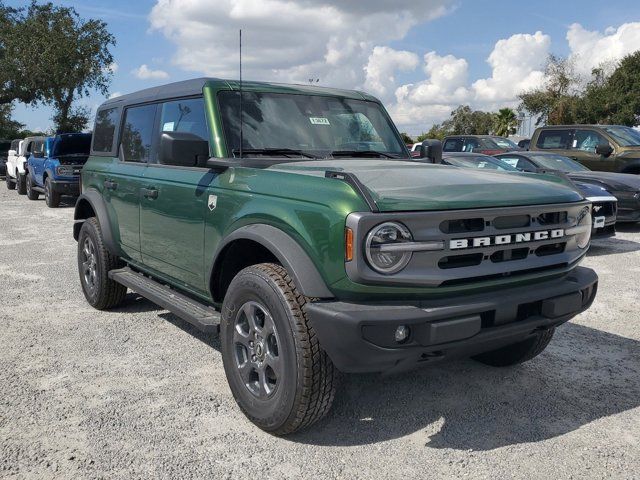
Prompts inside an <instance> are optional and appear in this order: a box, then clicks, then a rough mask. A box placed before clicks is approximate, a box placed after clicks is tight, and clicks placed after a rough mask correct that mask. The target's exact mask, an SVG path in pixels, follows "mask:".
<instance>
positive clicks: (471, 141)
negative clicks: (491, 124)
mask: <svg viewBox="0 0 640 480" xmlns="http://www.w3.org/2000/svg"><path fill="white" fill-rule="evenodd" d="M479 146H480V142H478V140H476V139H475V138H465V140H464V145H463V146H462V151H463V152H473V150H474V149H476V148H478V147H479Z"/></svg>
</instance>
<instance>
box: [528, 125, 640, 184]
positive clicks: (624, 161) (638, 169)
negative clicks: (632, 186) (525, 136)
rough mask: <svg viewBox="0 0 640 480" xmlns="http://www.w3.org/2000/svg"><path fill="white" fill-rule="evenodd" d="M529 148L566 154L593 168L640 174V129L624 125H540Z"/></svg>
mask: <svg viewBox="0 0 640 480" xmlns="http://www.w3.org/2000/svg"><path fill="white" fill-rule="evenodd" d="M529 150H531V151H535V150H544V151H546V152H553V153H558V154H560V155H565V156H567V157H569V158H571V159H573V160H576V161H578V162H580V163H581V164H583V165H585V166H586V167H589V168H590V169H591V170H598V171H603V172H619V173H633V174H636V175H637V174H640V131H638V130H635V129H633V128H630V127H625V126H622V125H562V126H560V125H559V126H551V127H541V128H537V129H536V131H535V132H534V133H533V137H531V145H530V146H529Z"/></svg>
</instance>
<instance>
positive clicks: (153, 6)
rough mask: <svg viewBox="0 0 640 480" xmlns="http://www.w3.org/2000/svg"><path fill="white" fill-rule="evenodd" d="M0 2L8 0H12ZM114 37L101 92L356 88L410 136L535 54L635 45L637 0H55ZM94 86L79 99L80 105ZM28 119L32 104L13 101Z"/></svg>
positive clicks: (519, 80)
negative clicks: (274, 85) (210, 80)
mask: <svg viewBox="0 0 640 480" xmlns="http://www.w3.org/2000/svg"><path fill="white" fill-rule="evenodd" d="M5 3H7V4H9V5H12V6H22V5H24V4H26V3H27V2H26V0H22V1H17V0H16V1H14V0H9V1H6V2H5ZM53 3H56V4H59V5H65V6H72V7H74V8H75V9H76V10H77V12H78V13H79V14H80V16H81V17H83V18H100V19H102V20H103V21H105V22H106V23H107V25H108V29H109V30H110V31H111V32H112V33H113V34H114V35H115V37H116V40H117V45H116V46H115V47H114V48H113V49H112V53H113V56H114V59H115V64H114V65H113V66H112V70H113V72H114V75H113V80H112V84H111V87H110V95H112V96H117V95H120V94H124V93H129V92H133V91H136V90H140V89H143V88H147V87H151V86H155V85H161V84H164V83H169V82H172V81H178V80H184V79H187V78H195V77H199V76H215V77H221V78H237V77H238V30H239V29H240V28H242V30H243V77H244V78H245V79H247V80H265V81H281V82H289V83H306V82H309V80H310V79H313V80H314V81H316V80H318V84H319V85H323V86H330V87H341V88H350V89H351V88H354V89H359V90H365V91H367V92H369V93H372V94H374V95H375V96H377V97H378V98H380V99H381V100H382V101H383V102H384V104H385V106H386V107H387V109H388V110H389V112H390V114H391V116H392V118H393V119H394V121H395V122H396V124H397V125H398V127H399V128H400V130H402V131H406V132H408V133H409V134H411V135H416V134H419V133H421V132H423V131H426V130H428V129H429V127H430V126H431V125H433V124H434V123H437V122H441V121H442V120H444V119H446V118H447V117H448V116H449V114H450V112H451V111H452V110H453V109H454V108H456V107H457V106H458V105H461V104H468V105H471V106H472V107H473V108H478V109H483V110H490V111H494V110H497V109H498V108H501V107H504V106H509V107H515V106H517V103H518V102H517V95H518V94H519V93H521V92H523V91H526V90H530V89H532V88H536V87H538V86H540V85H541V84H542V82H543V72H542V71H543V68H544V63H545V59H546V58H547V56H548V54H550V53H554V54H558V55H562V56H569V57H571V58H572V59H573V60H574V61H575V65H576V68H577V70H578V72H579V73H581V74H582V75H583V76H584V77H585V78H588V75H589V73H590V71H591V69H592V68H593V67H595V66H598V65H599V64H601V63H602V62H612V61H616V60H618V59H620V58H622V56H624V55H626V54H628V53H631V52H634V51H636V50H640V1H638V0H610V1H608V2H603V1H601V0H580V1H575V2H566V1H564V2H563V1H558V0H553V1H550V0H538V1H535V2H518V1H513V0H511V1H507V0H394V1H385V0H368V1H364V0H299V1H287V0H235V1H234V0H156V1H154V0H111V1H108V2H107V1H99V0H61V1H54V2H53ZM104 100H105V97H104V96H102V95H101V94H98V93H94V94H93V95H92V96H90V97H87V98H83V99H81V100H79V102H78V105H84V106H88V107H89V108H90V109H91V110H92V111H95V109H96V108H97V107H98V106H99V105H100V104H101V103H102V102H103V101H104ZM14 116H15V118H16V119H17V120H18V121H20V122H22V123H24V124H26V125H27V128H29V129H32V130H43V129H48V128H50V127H51V123H52V122H51V116H52V111H51V109H50V108H48V107H46V106H36V107H26V106H24V105H21V104H16V105H15V110H14Z"/></svg>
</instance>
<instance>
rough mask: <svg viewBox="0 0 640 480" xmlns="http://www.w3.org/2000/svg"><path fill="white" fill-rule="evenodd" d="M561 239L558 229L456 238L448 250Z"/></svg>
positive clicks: (562, 232)
mask: <svg viewBox="0 0 640 480" xmlns="http://www.w3.org/2000/svg"><path fill="white" fill-rule="evenodd" d="M562 237H564V229H562V228H558V229H555V230H540V231H537V232H526V233H512V234H510V235H495V236H492V237H475V238H458V239H455V240H450V241H449V249H450V250H460V249H464V248H478V247H490V246H493V245H510V244H513V243H526V242H537V241H540V240H549V239H557V238H562Z"/></svg>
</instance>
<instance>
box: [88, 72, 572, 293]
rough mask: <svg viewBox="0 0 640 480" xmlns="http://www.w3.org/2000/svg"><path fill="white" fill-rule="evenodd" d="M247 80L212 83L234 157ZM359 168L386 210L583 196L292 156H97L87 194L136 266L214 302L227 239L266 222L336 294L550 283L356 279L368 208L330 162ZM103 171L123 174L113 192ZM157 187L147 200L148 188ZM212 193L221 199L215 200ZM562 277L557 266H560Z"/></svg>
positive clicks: (115, 176)
mask: <svg viewBox="0 0 640 480" xmlns="http://www.w3.org/2000/svg"><path fill="white" fill-rule="evenodd" d="M235 89H237V84H236V83H235V82H227V81H210V82H208V83H207V84H206V85H205V87H204V90H203V97H204V101H205V112H206V116H207V122H208V124H209V130H210V150H211V151H210V153H211V155H212V156H214V157H227V155H228V147H227V145H226V144H225V140H224V135H223V126H222V124H221V119H220V115H219V111H218V108H217V100H216V96H217V93H218V92H219V91H221V90H235ZM243 89H245V90H246V91H260V92H282V93H296V94H301V95H306V94H314V95H329V96H340V97H348V98H355V99H360V100H368V101H372V102H378V101H377V100H376V99H375V98H373V97H371V96H369V95H366V94H364V93H361V92H349V91H343V90H333V89H321V88H317V87H308V86H291V85H276V84H258V83H245V84H244V85H243ZM327 170H334V171H348V172H352V173H355V174H356V175H357V177H358V178H359V179H360V180H361V181H362V183H363V184H364V185H365V186H366V187H367V188H368V189H369V190H370V192H371V195H372V196H373V198H374V199H375V201H376V202H377V204H378V206H379V208H380V210H381V211H385V212H392V211H424V210H438V211H441V210H452V209H456V210H459V209H474V208H485V207H504V206H514V205H538V204H552V203H569V202H578V201H582V197H581V196H580V194H578V193H577V192H575V191H574V190H572V189H570V188H567V187H565V186H564V185H562V184H559V183H558V182H554V181H551V182H550V181H545V180H544V177H542V176H540V177H536V176H534V175H527V176H526V177H525V176H520V175H513V174H500V173H487V172H481V171H473V170H466V169H457V168H455V167H448V166H436V165H428V164H422V163H418V162H411V161H399V160H379V159H365V160H363V159H340V160H318V161H293V160H292V161H290V162H287V163H280V164H277V165H274V166H272V167H269V168H263V169H260V168H248V167H232V168H227V169H219V170H214V169H208V168H181V167H171V166H160V165H154V164H150V165H147V164H135V163H126V162H121V161H120V160H119V159H118V158H117V157H113V158H112V157H98V156H92V157H90V158H89V160H88V161H87V163H86V165H85V167H84V170H83V174H82V188H83V191H87V190H89V189H93V190H97V191H98V192H101V194H102V197H103V199H104V201H105V203H106V205H107V210H108V212H109V217H110V219H109V221H110V222H111V228H112V231H113V232H114V235H115V237H116V242H118V244H119V247H120V248H121V249H122V252H123V255H124V258H125V260H126V261H128V262H129V263H131V264H133V265H135V266H136V267H138V268H140V269H142V270H145V271H147V272H149V273H151V274H153V275H154V276H156V277H158V278H160V279H162V280H164V281H166V282H167V283H170V284H172V285H174V286H176V287H179V288H181V289H183V290H186V291H189V292H191V293H192V294H195V295H197V296H198V297H200V298H202V299H204V300H207V301H209V302H212V303H213V296H212V292H211V291H210V278H209V272H210V271H211V269H212V265H213V261H214V255H215V254H216V252H217V249H218V247H219V246H220V244H221V242H222V241H223V240H224V238H226V237H227V236H228V235H230V234H231V233H232V232H234V231H236V230H237V229H238V228H241V227H243V226H246V225H251V224H256V223H259V224H267V225H271V226H273V227H276V228H278V229H280V230H282V231H283V232H285V233H287V234H288V235H289V236H290V237H291V238H292V239H293V240H295V241H296V242H297V243H298V244H299V245H300V246H301V248H302V249H303V250H304V251H305V252H306V253H307V255H308V256H309V258H310V259H311V261H312V263H313V264H314V266H315V267H316V268H317V270H318V272H319V273H320V275H321V277H322V278H323V279H324V281H325V283H326V285H327V286H328V288H329V289H330V290H331V292H332V293H333V294H334V295H335V296H336V297H337V298H342V299H359V300H381V299H398V300H401V299H408V298H431V297H438V296H443V295H452V294H459V293H465V292H472V291H474V292H477V291H478V290H482V289H495V288H498V287H500V286H504V285H518V284H522V283H526V282H536V281H542V280H544V279H545V278H549V277H550V276H551V275H550V274H549V273H547V274H540V273H539V274H535V275H523V276H520V277H518V278H517V279H509V278H504V279H500V280H492V281H485V282H477V283H476V284H474V285H472V286H469V285H461V286H449V287H443V288H440V287H439V288H427V287H420V288H418V287H406V286H402V287H399V286H393V287H390V286H377V285H363V284H356V283H354V282H352V281H351V280H349V278H348V277H347V275H346V271H345V263H344V229H345V221H346V217H347V216H348V215H349V214H350V213H353V212H367V211H369V208H368V206H367V204H366V202H365V201H364V200H363V198H362V197H361V196H360V195H358V194H357V193H356V191H355V190H354V189H353V188H352V187H351V186H350V185H349V184H347V183H346V182H344V181H341V180H336V179H329V178H325V176H324V175H325V171H327ZM105 180H109V181H114V182H116V183H118V188H117V190H115V191H113V192H112V191H109V190H106V189H105V187H104V182H105ZM143 188H145V189H156V190H158V193H159V194H158V197H157V198H155V199H151V198H145V197H144V196H143V195H142V194H141V193H140V191H141V189H143ZM210 195H215V196H216V197H217V206H216V208H215V209H213V210H210V209H209V208H208V199H209V196H210ZM553 275H558V272H554V274H553Z"/></svg>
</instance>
